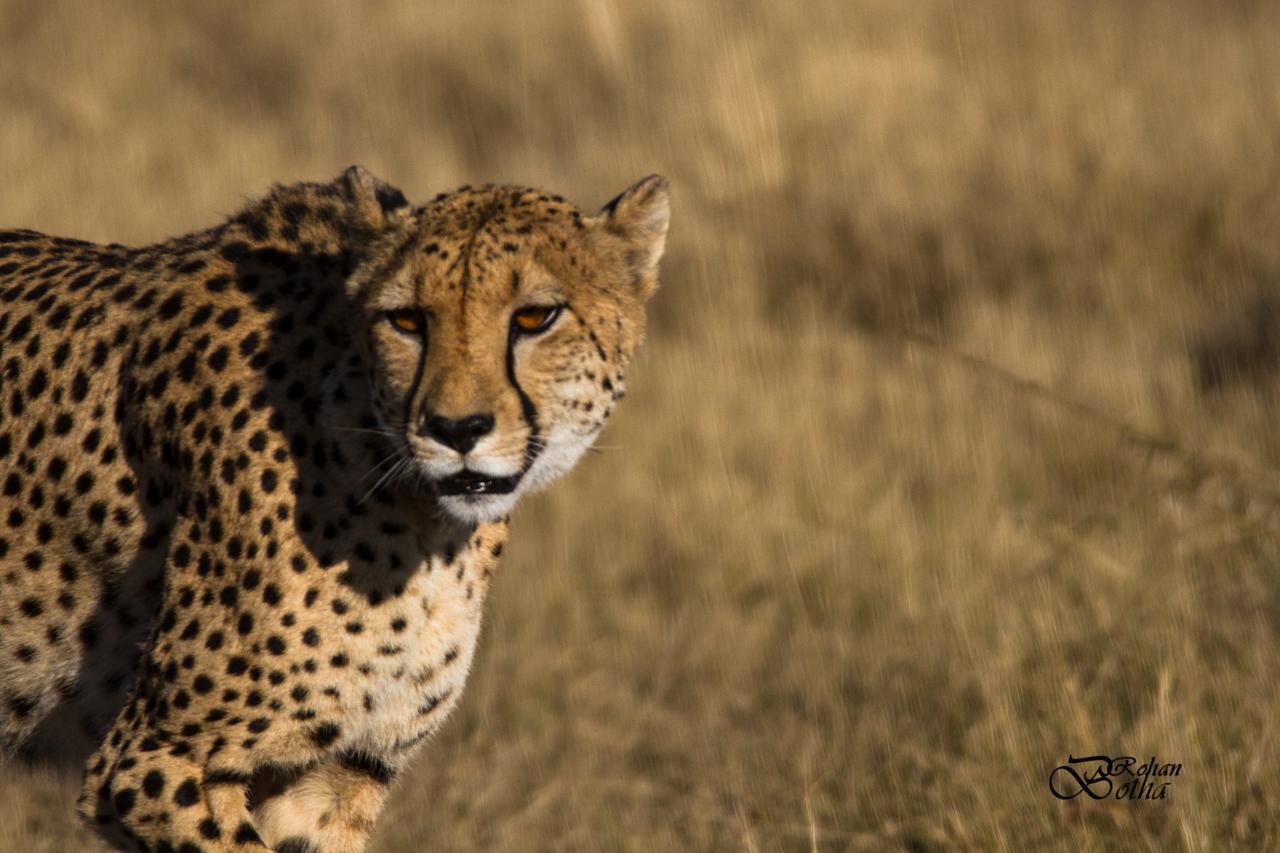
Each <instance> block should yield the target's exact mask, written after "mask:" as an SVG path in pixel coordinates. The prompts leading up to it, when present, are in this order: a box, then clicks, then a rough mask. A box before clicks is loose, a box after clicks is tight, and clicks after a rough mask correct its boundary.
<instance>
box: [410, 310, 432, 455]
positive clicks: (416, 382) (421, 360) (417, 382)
mask: <svg viewBox="0 0 1280 853" xmlns="http://www.w3.org/2000/svg"><path fill="white" fill-rule="evenodd" d="M430 332H431V327H430V326H428V327H427V333H426V334H424V335H423V336H422V342H421V343H420V344H419V346H418V366H417V367H415V368H414V369H413V381H412V382H410V383H409V391H408V393H407V394H405V396H404V427H403V428H404V429H405V430H409V429H414V430H416V429H417V426H416V424H415V423H414V421H413V400H414V398H415V397H417V396H418V389H419V387H420V386H421V385H422V377H423V376H424V375H425V374H426V372H427V347H428V346H429V345H430V343H431V339H430V337H429V335H430ZM426 405H427V401H426V400H423V401H422V407H423V409H424V411H423V412H422V413H421V418H422V420H423V421H425V420H426V419H427V413H426V411H425V409H426Z"/></svg>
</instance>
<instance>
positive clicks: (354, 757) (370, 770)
mask: <svg viewBox="0 0 1280 853" xmlns="http://www.w3.org/2000/svg"><path fill="white" fill-rule="evenodd" d="M338 761H339V762H340V763H341V764H342V766H343V767H346V768H347V769H349V770H354V771H356V772H357V773H363V774H364V775H365V776H368V777H369V778H370V779H372V780H373V781H375V782H378V783H380V784H382V785H389V784H391V780H392V779H394V778H395V775H396V771H395V769H394V768H392V767H391V765H389V764H387V763H386V762H385V761H383V760H382V759H380V758H377V757H376V756H373V755H369V754H367V753H364V752H360V751H357V750H345V751H344V752H343V753H342V754H341V755H339V756H338Z"/></svg>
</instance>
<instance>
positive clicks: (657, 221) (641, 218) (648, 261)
mask: <svg viewBox="0 0 1280 853" xmlns="http://www.w3.org/2000/svg"><path fill="white" fill-rule="evenodd" d="M596 220H597V222H598V223H599V224H600V226H601V227H602V228H604V230H605V231H606V232H607V233H609V234H610V235H612V236H613V237H615V238H617V239H619V240H621V241H622V253H621V257H622V261H623V264H624V265H625V267H626V269H625V273H626V274H627V276H628V277H629V278H630V279H631V281H633V282H635V284H636V286H637V288H638V290H639V292H640V295H641V296H642V297H645V298H648V297H649V296H651V295H652V294H653V291H654V290H656V289H657V287H658V261H659V260H661V259H662V252H663V250H664V249H665V248H666V245H667V226H668V224H669V223H670V222H671V194H670V192H669V189H668V184H667V179H666V178H664V177H662V176H661V175H650V176H649V177H647V178H642V179H641V180H639V181H637V182H636V183H634V184H632V185H631V186H630V187H628V188H627V189H625V190H623V191H622V193H621V194H620V195H618V196H617V197H616V198H614V199H613V201H611V202H609V203H608V204H606V205H605V206H604V207H603V208H601V209H600V213H599V215H598V216H597V217H596Z"/></svg>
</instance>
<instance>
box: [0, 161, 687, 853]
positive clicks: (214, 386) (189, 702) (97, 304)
mask: <svg viewBox="0 0 1280 853" xmlns="http://www.w3.org/2000/svg"><path fill="white" fill-rule="evenodd" d="M665 231H666V193H665V185H664V184H663V183H662V182H661V180H660V179H648V180H647V181H646V182H641V184H638V185H637V186H636V187H634V188H632V190H630V191H628V192H627V193H624V194H623V196H620V197H619V199H615V201H614V202H612V203H611V204H610V205H609V206H607V207H606V209H605V210H604V211H602V212H601V214H599V215H598V216H596V217H582V216H581V215H580V214H579V213H578V212H577V211H576V210H574V209H573V208H572V207H571V206H569V205H568V204H567V203H566V202H564V201H563V199H560V198H558V197H554V196H547V195H545V194H541V193H537V192H534V191H531V190H525V189H521V188H517V187H483V188H479V189H470V188H463V189H462V190H460V191H458V192H456V193H452V194H442V195H441V196H438V197H436V199H434V200H433V201H432V202H429V203H428V204H426V205H423V206H420V207H411V206H409V205H408V203H407V202H406V201H405V199H404V197H403V196H402V195H401V194H400V193H399V192H398V191H396V190H394V188H391V187H389V186H387V185H385V184H382V183H381V182H379V181H377V180H376V179H375V178H373V177H372V176H371V175H369V174H368V173H367V172H365V171H364V170H362V169H359V168H358V167H353V169H351V170H348V172H346V173H345V174H344V175H342V176H340V177H339V178H338V179H337V180H335V181H333V182H331V183H327V184H298V185H293V186H287V187H278V188H276V189H275V190H274V191H273V192H272V193H271V194H270V195H268V196H267V197H266V198H264V199H262V200H260V201H258V202H255V203H253V204H251V205H250V206H249V207H247V208H246V209H245V210H244V211H243V212H242V213H241V214H240V215H238V216H236V217H234V218H233V219H231V220H229V221H227V222H225V223H223V224H222V225H220V226H218V227H216V228H213V229H211V230H209V231H205V232H201V233H197V234H194V235H190V236H188V237H184V238H180V239H177V240H174V241H170V242H167V243H163V244H159V245H157V246H152V247H147V248H141V249H130V248H125V247H122V246H116V245H112V246H97V245H91V244H87V243H82V242H78V241H71V240H63V239H59V238H52V237H46V236H44V235H40V234H37V233H35V232H27V231H11V232H3V233H0V407H2V408H0V490H2V491H3V498H2V500H3V503H2V504H0V700H2V704H0V739H2V740H0V746H3V747H4V748H5V750H6V751H8V752H13V751H15V750H25V751H26V752H28V753H29V754H32V755H44V756H51V757H75V756H77V755H79V756H81V757H82V756H83V755H84V754H85V753H87V752H88V751H89V750H90V749H93V754H92V755H91V756H90V757H89V758H88V760H87V762H86V764H85V777H84V786H83V790H82V793H81V798H80V810H81V813H82V815H83V816H84V817H85V819H86V820H87V821H89V822H90V823H91V825H93V826H94V828H95V829H96V830H97V831H98V832H99V833H100V834H101V835H102V837H104V838H105V839H106V840H108V841H109V842H110V843H113V844H115V845H116V846H118V847H120V848H121V849H142V850H184V851H192V850H263V849H277V850H319V851H331V850H332V851H339V850H341V851H355V850H360V849H362V847H363V844H364V840H365V838H366V837H367V835H368V833H369V831H370V830H371V828H372V826H373V822H374V819H375V818H376V815H377V812H378V810H379V808H380V805H381V803H382V800H383V798H384V796H385V793H386V789H387V786H388V785H389V784H390V782H391V781H392V779H393V778H394V776H395V774H396V772H397V771H398V770H399V769H400V768H401V767H403V765H404V763H405V762H406V761H407V760H408V759H409V758H410V756H412V755H413V754H414V752H415V751H416V750H417V748H418V747H419V746H420V745H421V744H422V743H423V742H424V740H425V739H426V738H428V737H429V736H430V734H431V733H432V732H433V731H435V730H436V729H437V728H438V727H439V725H440V724H441V722H442V721H443V720H444V719H445V718H446V716H447V715H448V713H449V712H450V710H451V709H452V708H453V707H454V705H455V704H456V703H457V701H458V699H459V697H460V696H461V693H462V688H463V685H464V682H465V679H466V676H467V672H468V670H469V668H470V664H471V659H472V656H473V653H474V649H475V645H476V640H477V637H478V634H479V629H480V621H481V608H482V604H483V601H484V598H485V594H486V592H487V589H488V585H489V582H490V579H491V577H492V575H493V571H494V569H495V567H496V564H497V561H498V557H499V556H500V554H501V551H502V548H503V545H504V543H505V540H506V535H507V513H508V512H509V511H510V508H511V506H512V504H513V503H514V501H515V499H516V498H517V497H518V496H519V495H520V494H522V493H523V492H524V491H527V490H530V489H533V488H537V487H540V486H542V485H544V484H545V483H546V482H549V481H550V480H551V479H554V477H555V476H557V475H558V474H560V473H563V471H564V470H567V468H568V467H569V466H570V465H572V464H573V461H574V460H575V459H576V458H577V455H578V454H580V453H581V451H582V450H583V449H584V448H585V446H586V444H588V443H589V442H590V440H591V439H592V438H593V437H594V435H595V434H596V433H597V432H598V431H599V429H600V428H601V427H602V426H603V423H604V421H605V418H606V417H607V416H608V414H609V412H610V411H611V410H612V406H613V403H614V401H615V400H616V399H617V398H618V397H619V396H621V393H622V381H623V376H622V370H623V368H624V366H625V364H626V362H627V360H628V358H629V356H630V354H631V352H632V351H633V350H634V348H635V347H636V346H637V345H638V344H639V341H640V339H641V336H642V334H643V310H642V309H643V302H644V300H645V299H646V298H647V296H648V295H649V293H650V292H652V289H653V287H654V285H655V283H656V278H655V276H656V263H657V259H658V256H659V255H660V253H661V245H662V241H663V239H664V237H665ZM548 300H552V301H554V302H555V304H554V305H552V304H551V303H550V302H548ZM530 301H532V302H533V303H534V304H533V307H532V308H527V307H526V308H524V309H521V307H520V306H521V305H522V304H526V303H529V302H530ZM521 310H523V311H524V312H525V314H522V315H521V317H520V318H517V317H516V314H513V313H512V312H517V313H518V312H519V311H521ZM530 311H532V312H533V314H532V316H533V319H535V320H538V319H546V318H549V320H548V321H547V322H545V323H544V324H543V326H544V327H543V328H539V329H537V330H535V331H534V332H533V333H530V334H526V333H525V332H524V331H522V329H523V326H517V325H516V320H517V319H519V321H520V322H521V323H527V319H528V318H527V317H526V316H525V315H527V314H528V313H529V312H530ZM540 312H541V313H540ZM544 315H545V316H544ZM389 318H390V319H392V320H394V321H395V325H394V326H393V325H392V323H390V322H388V319H389ZM415 318H416V319H415ZM404 327H412V330H411V332H406V331H405V328H404ZM480 410H483V411H484V412H485V415H484V417H485V418H487V419H488V420H487V421H486V422H485V423H487V424H488V425H489V429H488V430H487V431H485V432H483V434H481V433H479V432H477V430H476V429H474V428H473V427H474V424H475V419H476V417H478V416H476V415H471V414H470V413H472V412H475V411H480ZM464 415H465V416H468V417H469V418H470V420H469V419H468V417H461V416H464ZM440 424H444V426H439V425H440ZM458 424H464V425H465V424H471V425H472V426H471V427H468V429H470V432H467V433H465V434H460V433H459V432H458V429H457V425H458ZM451 429H452V432H451V431H450V430H451ZM78 744H84V745H78Z"/></svg>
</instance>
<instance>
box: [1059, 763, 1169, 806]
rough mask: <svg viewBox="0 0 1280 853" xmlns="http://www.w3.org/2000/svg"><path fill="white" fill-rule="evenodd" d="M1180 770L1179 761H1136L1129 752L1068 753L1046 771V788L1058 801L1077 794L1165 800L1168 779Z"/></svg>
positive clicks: (1167, 796) (1121, 798) (1096, 797)
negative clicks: (1047, 787)
mask: <svg viewBox="0 0 1280 853" xmlns="http://www.w3.org/2000/svg"><path fill="white" fill-rule="evenodd" d="M1181 772H1182V765H1181V764H1176V763H1164V764H1161V763H1159V762H1158V761H1157V760H1156V758H1155V756H1152V757H1151V758H1150V759H1149V760H1147V761H1144V762H1143V763H1142V764H1138V759H1136V758H1134V757H1133V756H1132V755H1121V756H1117V757H1115V758H1112V757H1110V756H1107V755H1086V756H1082V757H1080V758H1077V757H1075V756H1074V755H1069V756H1067V762H1066V763H1065V764H1061V765H1059V766H1058V767H1055V768H1054V769H1053V772H1052V773H1050V774H1049V790H1050V791H1051V792H1052V793H1053V795H1054V796H1055V797H1057V798H1058V799H1060V800H1073V799H1075V798H1076V797H1078V796H1080V795H1081V794H1085V795H1086V796H1088V797H1090V798H1092V799H1094V800H1105V799H1107V798H1108V797H1111V796H1113V795H1114V797H1115V798H1116V799H1117V800H1165V799H1168V798H1169V786H1170V784H1171V781H1170V780H1172V778H1173V777H1175V776H1178V775H1179V774H1180V773H1181ZM1117 777H1122V778H1120V779H1117ZM1117 782H1118V783H1119V784H1117Z"/></svg>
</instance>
